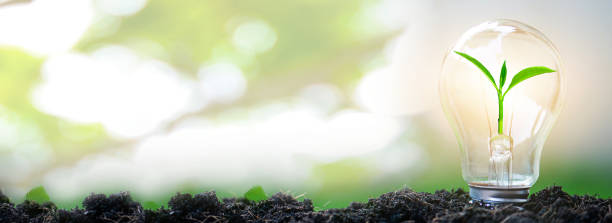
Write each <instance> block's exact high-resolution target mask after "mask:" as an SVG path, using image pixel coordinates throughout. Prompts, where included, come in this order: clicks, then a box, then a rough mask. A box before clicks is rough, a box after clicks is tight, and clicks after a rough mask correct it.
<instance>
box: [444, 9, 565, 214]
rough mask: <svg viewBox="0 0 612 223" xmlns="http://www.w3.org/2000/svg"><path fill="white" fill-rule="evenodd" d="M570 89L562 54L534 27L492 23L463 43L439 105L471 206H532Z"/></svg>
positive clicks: (449, 59) (447, 68)
mask: <svg viewBox="0 0 612 223" xmlns="http://www.w3.org/2000/svg"><path fill="white" fill-rule="evenodd" d="M503 68H505V71H504V69H503ZM487 72H488V73H490V75H487ZM504 72H505V73H506V76H505V78H503V76H504V75H502V73H504ZM503 79H505V81H504V80H503ZM502 83H503V85H502ZM500 86H501V87H500ZM564 86H565V85H564V76H563V70H562V68H561V62H560V57H559V53H558V51H557V49H556V48H555V46H554V45H553V44H552V42H551V41H550V40H548V39H547V38H546V37H545V36H544V34H542V33H541V32H540V31H538V30H536V29H534V28H533V27H531V26H528V25H525V24H523V23H520V22H517V21H512V20H493V21H487V22H484V23H482V24H480V25H477V26H475V27H472V28H470V29H469V30H468V31H466V32H465V33H464V34H463V35H462V36H461V37H460V39H459V41H458V42H457V44H456V45H454V46H453V48H452V49H451V50H450V51H449V52H448V54H447V55H446V57H445V59H444V63H443V65H442V74H441V78H440V99H441V103H442V107H443V108H444V111H445V114H446V116H447V118H448V120H449V122H450V124H451V126H452V127H453V130H454V132H455V135H456V137H457V140H458V142H459V148H460V154H461V168H462V174H463V178H464V179H465V181H466V182H467V183H468V185H469V187H470V196H471V197H472V199H474V200H479V201H484V202H487V203H496V202H524V201H526V200H527V197H528V196H529V188H530V187H531V186H532V185H533V184H534V183H535V182H536V180H537V179H538V175H539V166H540V156H541V153H542V147H543V146H544V143H545V141H546V138H547V137H548V134H549V132H550V130H551V128H552V126H553V124H554V122H555V120H556V118H557V116H558V114H559V111H560V110H561V107H562V106H561V105H562V102H563V99H564V94H565V88H564Z"/></svg>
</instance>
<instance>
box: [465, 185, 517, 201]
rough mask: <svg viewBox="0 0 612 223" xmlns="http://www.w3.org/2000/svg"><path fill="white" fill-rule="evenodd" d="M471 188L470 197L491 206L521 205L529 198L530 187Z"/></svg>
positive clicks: (476, 186) (473, 186) (472, 186)
mask: <svg viewBox="0 0 612 223" xmlns="http://www.w3.org/2000/svg"><path fill="white" fill-rule="evenodd" d="M469 186H470V197H471V198H472V199H473V200H475V201H477V202H483V203H490V204H498V203H521V202H526V201H527V198H529V187H493V186H478V185H469Z"/></svg>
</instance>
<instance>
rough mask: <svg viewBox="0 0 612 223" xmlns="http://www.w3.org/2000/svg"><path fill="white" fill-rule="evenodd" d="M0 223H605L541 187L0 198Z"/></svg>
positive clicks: (605, 207)
mask: <svg viewBox="0 0 612 223" xmlns="http://www.w3.org/2000/svg"><path fill="white" fill-rule="evenodd" d="M0 222H159V223H163V222H612V203H611V199H601V198H597V197H593V196H588V195H585V196H575V195H574V196H572V195H569V194H567V193H566V192H564V191H563V190H562V189H561V187H557V186H555V187H549V188H547V189H544V190H542V191H540V192H538V193H535V194H533V195H531V196H530V198H529V201H528V202H525V203H521V204H507V205H498V206H495V207H492V208H491V207H483V206H481V205H478V204H472V203H470V198H469V196H468V193H467V192H466V191H464V190H461V189H458V190H452V191H446V190H441V191H436V192H435V193H421V192H415V191H412V190H410V189H402V190H398V191H395V192H390V193H386V194H383V195H381V196H380V197H378V198H373V199H370V200H369V201H368V202H365V203H358V202H355V203H352V204H350V205H349V206H348V207H346V208H342V209H329V210H323V211H314V208H313V205H312V201H310V200H308V199H304V200H303V201H297V200H296V199H295V198H293V197H291V196H290V195H287V194H283V193H277V194H275V195H273V196H272V197H270V198H269V199H267V200H263V201H260V202H252V201H249V200H246V199H244V198H229V199H223V200H222V201H219V199H218V198H217V196H216V194H215V192H205V193H200V194H196V195H191V194H180V193H178V194H176V195H175V196H174V197H172V198H171V200H170V201H169V202H168V207H167V208H165V207H162V208H159V209H157V210H143V208H142V206H141V205H140V204H139V203H138V202H135V201H133V200H132V198H131V197H130V195H129V194H127V193H119V194H114V195H110V196H108V197H107V196H105V195H101V194H92V195H90V196H89V197H87V198H86V199H85V200H84V201H83V209H78V208H75V209H72V210H58V209H57V208H56V207H55V205H53V204H52V203H44V204H37V203H35V202H31V201H25V202H23V203H22V204H19V205H17V206H15V205H13V204H12V203H10V202H9V200H8V198H6V197H5V196H4V195H2V194H1V193H0Z"/></svg>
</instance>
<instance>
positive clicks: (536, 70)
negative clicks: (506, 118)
mask: <svg viewBox="0 0 612 223" xmlns="http://www.w3.org/2000/svg"><path fill="white" fill-rule="evenodd" d="M552 72H555V70H553V69H550V68H548V67H528V68H525V69H523V70H521V71H519V72H518V73H517V74H516V75H514V77H513V78H512V82H510V86H508V90H506V92H505V93H504V96H506V94H507V93H508V91H509V90H510V89H512V87H514V86H515V85H517V84H519V83H521V82H522V81H524V80H527V79H529V78H531V77H535V76H537V75H540V74H546V73H552Z"/></svg>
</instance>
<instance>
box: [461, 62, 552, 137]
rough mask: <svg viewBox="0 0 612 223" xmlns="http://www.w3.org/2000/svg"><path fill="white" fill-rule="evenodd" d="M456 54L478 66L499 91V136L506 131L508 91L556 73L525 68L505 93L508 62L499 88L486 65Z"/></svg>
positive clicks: (515, 76) (500, 76)
mask: <svg viewBox="0 0 612 223" xmlns="http://www.w3.org/2000/svg"><path fill="white" fill-rule="evenodd" d="M455 53H457V54H459V56H462V57H463V58H465V59H467V60H469V61H470V62H472V63H473V64H474V65H476V67H478V68H479V69H480V70H481V71H482V72H483V73H484V74H485V76H487V78H488V79H489V81H490V82H491V84H493V87H495V90H496V91H497V102H498V105H499V116H498V118H497V132H498V133H499V134H503V131H504V98H505V97H506V94H507V93H508V91H510V89H512V87H514V86H516V85H517V84H519V83H521V82H522V81H524V80H527V79H529V78H531V77H535V76H537V75H540V74H546V73H552V72H555V70H553V69H550V68H548V67H543V66H536V67H528V68H525V69H523V70H521V71H519V72H518V73H516V74H515V75H514V77H513V78H512V81H511V82H510V85H508V88H507V89H506V91H503V89H502V88H503V87H504V84H505V83H506V74H507V70H506V61H504V64H503V65H502V68H501V72H500V74H499V86H498V85H497V84H496V83H495V79H493V75H491V72H489V70H487V68H486V67H485V66H484V65H482V63H480V61H478V60H476V59H475V58H474V57H472V56H470V55H467V54H465V53H462V52H457V51H455ZM502 92H503V93H502Z"/></svg>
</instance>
